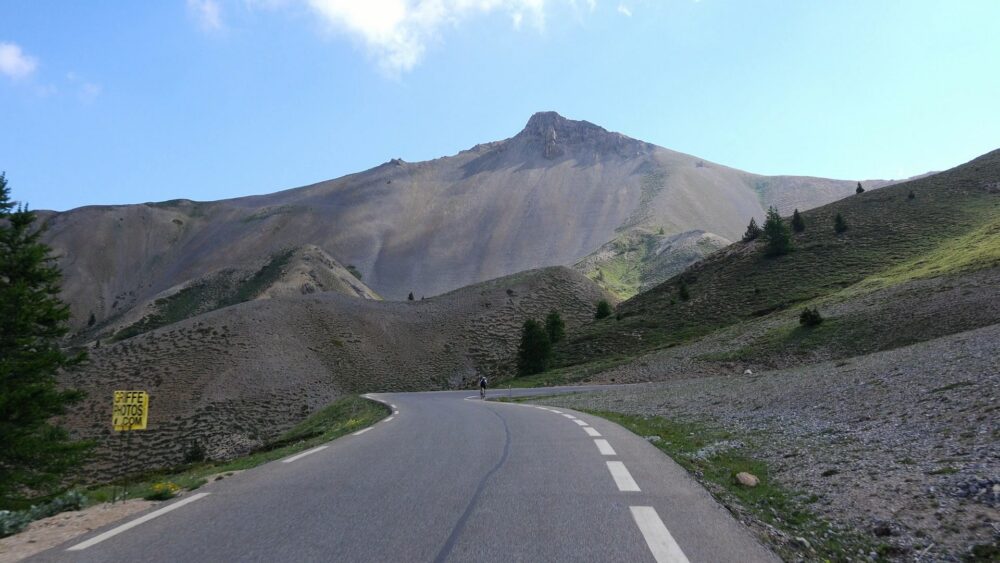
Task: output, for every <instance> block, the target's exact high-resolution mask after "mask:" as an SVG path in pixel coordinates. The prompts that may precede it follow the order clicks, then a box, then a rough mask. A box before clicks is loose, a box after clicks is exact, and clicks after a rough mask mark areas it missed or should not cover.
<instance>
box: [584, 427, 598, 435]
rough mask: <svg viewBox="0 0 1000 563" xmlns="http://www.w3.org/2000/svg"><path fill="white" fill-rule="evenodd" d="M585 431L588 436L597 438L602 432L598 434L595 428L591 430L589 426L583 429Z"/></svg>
mask: <svg viewBox="0 0 1000 563" xmlns="http://www.w3.org/2000/svg"><path fill="white" fill-rule="evenodd" d="M583 431H584V432H586V433H587V436H593V437H596V436H600V435H601V433H600V432H598V431H597V430H595V429H593V428H591V427H589V426H584V427H583Z"/></svg>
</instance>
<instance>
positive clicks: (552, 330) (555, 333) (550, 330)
mask: <svg viewBox="0 0 1000 563" xmlns="http://www.w3.org/2000/svg"><path fill="white" fill-rule="evenodd" d="M545 333H546V334H548V335H549V342H551V343H552V344H555V343H556V342H559V341H560V340H562V339H563V338H564V337H565V336H566V323H564V322H563V320H562V317H561V316H560V315H559V311H556V310H555V309H552V310H551V311H549V314H548V316H547V317H545Z"/></svg>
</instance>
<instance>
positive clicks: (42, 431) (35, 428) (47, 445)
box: [0, 174, 89, 499]
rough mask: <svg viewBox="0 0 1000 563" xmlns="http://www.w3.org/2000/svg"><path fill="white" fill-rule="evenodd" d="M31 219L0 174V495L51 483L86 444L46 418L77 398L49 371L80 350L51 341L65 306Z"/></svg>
mask: <svg viewBox="0 0 1000 563" xmlns="http://www.w3.org/2000/svg"><path fill="white" fill-rule="evenodd" d="M34 223H35V214H34V213H33V212H30V211H28V209H27V207H25V206H23V205H22V206H18V207H17V209H16V210H15V202H13V201H11V199H10V189H9V188H8V187H7V179H6V177H5V176H4V175H3V174H0V499H9V498H12V497H14V496H20V495H21V494H23V493H40V492H44V491H47V490H48V489H50V488H51V487H52V486H55V485H58V484H59V481H60V478H61V476H62V475H63V474H64V473H65V472H66V471H67V470H68V469H70V468H71V467H73V466H75V465H77V464H78V463H79V462H80V460H81V459H82V457H83V455H84V453H85V451H86V450H87V448H88V447H89V444H85V443H82V442H72V441H70V439H69V434H68V433H67V432H66V431H65V430H64V429H62V428H60V427H58V426H55V425H53V424H52V423H50V422H49V421H50V419H51V418H52V417H53V416H55V415H58V414H62V413H64V412H65V408H66V407H67V406H68V405H70V404H72V403H74V402H76V401H78V400H79V399H80V398H82V394H81V393H79V392H77V391H68V390H62V389H59V388H58V387H57V386H56V374H57V373H58V372H59V370H61V369H69V368H72V367H73V366H75V365H78V364H79V363H80V362H82V361H83V360H84V356H83V354H78V355H75V356H69V355H67V354H66V353H65V352H63V350H62V349H60V348H59V338H60V337H62V336H63V335H65V334H66V333H67V331H68V330H69V327H68V326H67V321H68V320H69V307H67V306H66V304H64V303H63V302H62V301H61V300H60V299H59V281H60V277H61V276H60V272H59V269H58V268H57V267H56V265H55V263H54V258H53V257H52V256H51V249H49V247H47V246H46V245H44V244H42V243H41V242H40V237H41V232H40V231H39V230H38V229H37V228H34Z"/></svg>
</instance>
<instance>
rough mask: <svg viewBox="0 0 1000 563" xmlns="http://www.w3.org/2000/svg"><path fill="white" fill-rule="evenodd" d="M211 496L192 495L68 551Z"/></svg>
mask: <svg viewBox="0 0 1000 563" xmlns="http://www.w3.org/2000/svg"><path fill="white" fill-rule="evenodd" d="M209 494H210V493H198V494H194V495H191V496H189V497H187V498H186V499H182V500H179V501H177V502H175V503H173V504H171V505H168V506H164V507H163V508H161V509H159V510H157V511H155V512H150V513H149V514H147V515H145V516H143V517H141V518H136V519H135V520H132V521H131V522H129V523H127V524H122V525H121V526H118V527H117V528H113V529H111V530H108V531H107V532H104V533H103V534H101V535H99V536H95V537H92V538H90V539H89V540H87V541H85V542H82V543H78V544H76V545H74V546H73V547H70V548H69V549H67V550H66V551H80V550H81V549H87V548H88V547H90V546H92V545H96V544H99V543H101V542H102V541H104V540H106V539H108V538H111V537H114V536H117V535H118V534H120V533H122V532H124V531H126V530H131V529H132V528H135V527H136V526H138V525H139V524H143V523H145V522H149V521H150V520H152V519H153V518H157V517H159V516H163V515H164V514H166V513H168V512H170V511H171V510H177V509H178V508H180V507H182V506H184V505H185V504H190V503H192V502H194V501H196V500H198V499H201V498H205V497H207V496H208V495H209Z"/></svg>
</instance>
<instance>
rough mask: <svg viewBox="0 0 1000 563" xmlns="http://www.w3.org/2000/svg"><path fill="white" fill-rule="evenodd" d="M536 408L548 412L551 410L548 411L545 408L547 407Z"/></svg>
mask: <svg viewBox="0 0 1000 563" xmlns="http://www.w3.org/2000/svg"><path fill="white" fill-rule="evenodd" d="M535 408H536V409H541V410H543V411H547V410H549V409H547V408H545V407H535Z"/></svg>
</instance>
